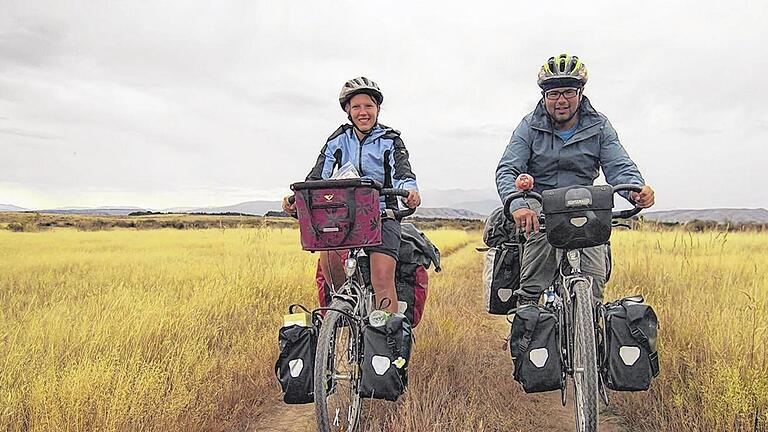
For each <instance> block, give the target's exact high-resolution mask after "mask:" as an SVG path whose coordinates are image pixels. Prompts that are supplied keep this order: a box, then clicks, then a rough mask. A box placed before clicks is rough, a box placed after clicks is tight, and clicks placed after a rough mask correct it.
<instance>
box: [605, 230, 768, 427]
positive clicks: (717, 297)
mask: <svg viewBox="0 0 768 432" xmlns="http://www.w3.org/2000/svg"><path fill="white" fill-rule="evenodd" d="M613 245H614V249H613V250H614V261H615V262H616V267H615V273H614V276H613V279H612V281H611V282H610V285H609V288H608V295H607V296H606V297H608V298H610V297H613V298H616V297H620V296H623V295H628V294H633V293H643V294H644V295H645V297H646V300H647V301H648V302H649V303H651V304H652V305H653V306H654V308H655V310H656V312H657V314H658V316H659V320H660V323H661V330H660V339H659V351H660V353H661V370H662V372H661V375H660V377H659V379H657V380H656V381H655V382H654V383H653V387H652V389H651V391H650V393H639V394H635V395H622V396H620V397H615V398H614V404H615V405H616V406H617V407H618V409H619V410H620V411H621V413H622V414H623V415H624V416H625V418H626V419H627V420H628V421H629V423H630V425H631V427H632V429H631V430H637V431H675V432H678V431H753V430H760V431H764V430H768V364H767V363H766V343H768V336H767V335H766V328H767V327H768V314H767V313H766V312H767V311H768V235H766V234H765V233H717V232H706V233H686V232H679V231H678V232H666V233H660V232H622V233H619V234H618V235H617V236H615V240H614V241H613Z"/></svg>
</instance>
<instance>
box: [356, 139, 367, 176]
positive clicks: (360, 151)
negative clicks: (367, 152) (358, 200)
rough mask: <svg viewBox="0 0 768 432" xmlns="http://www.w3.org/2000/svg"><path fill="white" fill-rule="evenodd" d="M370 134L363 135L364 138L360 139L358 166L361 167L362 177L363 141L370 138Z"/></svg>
mask: <svg viewBox="0 0 768 432" xmlns="http://www.w3.org/2000/svg"><path fill="white" fill-rule="evenodd" d="M369 135H370V134H366V135H365V136H363V139H362V140H360V148H359V150H358V153H357V167H358V168H359V169H360V177H362V176H363V143H364V142H365V140H366V139H368V136H369Z"/></svg>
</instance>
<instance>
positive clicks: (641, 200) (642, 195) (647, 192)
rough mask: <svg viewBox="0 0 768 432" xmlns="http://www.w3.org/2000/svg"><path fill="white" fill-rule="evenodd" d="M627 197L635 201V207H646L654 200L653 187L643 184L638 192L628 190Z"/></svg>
mask: <svg viewBox="0 0 768 432" xmlns="http://www.w3.org/2000/svg"><path fill="white" fill-rule="evenodd" d="M629 198H630V199H631V200H632V201H634V202H635V206H636V207H640V208H648V207H650V206H652V205H653V204H654V203H655V202H656V198H655V195H654V193H653V189H651V187H650V186H648V185H645V186H643V190H642V191H640V192H639V193H638V192H630V194H629Z"/></svg>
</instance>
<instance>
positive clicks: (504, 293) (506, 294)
mask: <svg viewBox="0 0 768 432" xmlns="http://www.w3.org/2000/svg"><path fill="white" fill-rule="evenodd" d="M498 295H499V299H501V301H503V302H506V301H507V300H509V298H510V297H512V290H511V289H509V288H499V291H498Z"/></svg>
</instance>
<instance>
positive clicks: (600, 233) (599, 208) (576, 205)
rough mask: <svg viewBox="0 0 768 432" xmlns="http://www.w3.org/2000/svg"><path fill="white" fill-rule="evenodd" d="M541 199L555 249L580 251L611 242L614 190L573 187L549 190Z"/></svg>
mask: <svg viewBox="0 0 768 432" xmlns="http://www.w3.org/2000/svg"><path fill="white" fill-rule="evenodd" d="M541 196H542V204H543V207H544V214H545V215H546V224H547V240H548V241H549V243H550V244H551V245H552V246H554V247H556V248H559V249H580V248H586V247H593V246H598V245H601V244H603V243H606V242H607V241H608V240H609V239H610V238H611V211H612V210H613V188H612V187H611V186H607V185H604V186H569V187H565V188H558V189H549V190H545V191H544V192H542V194H541Z"/></svg>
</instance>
